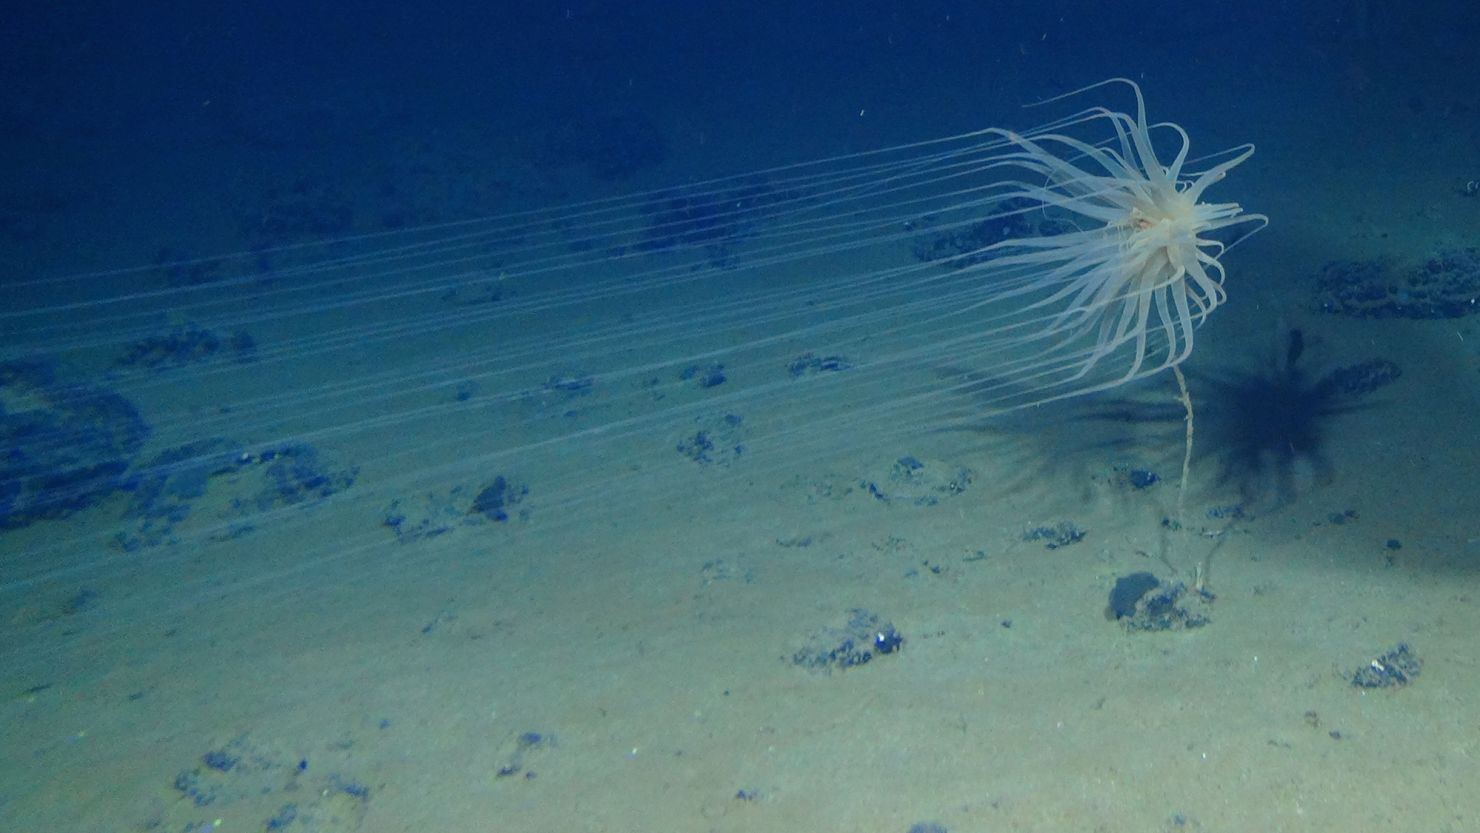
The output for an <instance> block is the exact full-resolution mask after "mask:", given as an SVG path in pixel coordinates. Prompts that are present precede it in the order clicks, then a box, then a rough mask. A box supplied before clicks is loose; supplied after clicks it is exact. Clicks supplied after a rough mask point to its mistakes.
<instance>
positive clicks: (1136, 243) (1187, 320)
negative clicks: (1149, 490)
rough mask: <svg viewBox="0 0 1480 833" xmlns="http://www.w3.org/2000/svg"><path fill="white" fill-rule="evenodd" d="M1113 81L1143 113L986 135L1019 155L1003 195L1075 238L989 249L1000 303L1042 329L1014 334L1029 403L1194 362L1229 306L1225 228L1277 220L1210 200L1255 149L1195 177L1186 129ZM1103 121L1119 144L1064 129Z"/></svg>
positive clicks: (1005, 161) (996, 165) (1007, 160)
mask: <svg viewBox="0 0 1480 833" xmlns="http://www.w3.org/2000/svg"><path fill="white" fill-rule="evenodd" d="M1117 82H1118V83H1124V84H1125V85H1127V86H1129V87H1130V88H1131V90H1132V91H1134V93H1135V98H1136V108H1135V113H1134V114H1128V113H1122V112H1115V111H1112V110H1108V109H1105V108H1102V107H1097V108H1092V109H1090V110H1086V111H1084V112H1082V113H1080V114H1079V115H1077V116H1075V117H1072V118H1070V119H1065V120H1063V121H1061V122H1058V123H1055V124H1050V125H1048V126H1045V127H1043V128H1039V129H1037V130H1033V131H1027V132H1024V133H1017V132H1013V131H1007V130H995V129H994V130H992V131H989V132H990V133H994V134H996V135H998V136H1000V137H1001V138H1002V139H1003V140H1004V141H1005V142H1006V143H1007V145H1008V146H1009V147H1010V149H1009V150H1007V151H1005V152H1004V153H1003V154H1002V155H1001V156H1000V157H998V158H996V159H994V160H992V161H991V162H990V163H988V166H987V167H990V168H993V169H999V170H1001V169H1006V170H1010V171H1012V173H1011V174H1007V175H1006V178H1005V180H1004V181H1005V182H1006V184H1007V187H1008V190H1007V191H1006V192H1005V198H1006V199H1011V200H1018V201H1023V200H1026V201H1028V202H1029V203H1031V204H1033V205H1036V206H1039V207H1041V209H1042V210H1043V211H1044V212H1045V213H1048V214H1051V215H1053V216H1056V217H1058V218H1060V219H1061V220H1066V221H1067V222H1066V223H1065V222H1061V223H1060V225H1061V226H1062V225H1067V227H1070V228H1072V229H1074V230H1072V231H1066V232H1063V233H1057V234H1052V235H1048V236H1037V237H1024V238H1015V239H1010V240H1004V241H1001V242H999V243H996V244H993V245H992V246H990V247H988V248H987V250H985V251H984V254H985V255H986V257H984V258H983V263H982V271H983V272H984V273H985V274H984V276H983V277H984V278H985V279H987V280H989V281H996V282H998V284H999V285H1000V286H1001V288H1002V290H1003V291H1002V292H999V293H995V294H994V295H993V296H992V297H991V299H990V303H992V304H998V303H999V302H1001V301H1004V300H1008V299H1011V300H1013V301H1016V302H1018V303H1019V304H1020V306H1019V307H1018V313H1020V314H1024V321H1025V322H1032V323H1031V324H1029V323H1024V324H1023V325H1021V326H1017V327H1014V328H1013V330H1014V336H1013V338H1014V339H1015V340H1017V341H1018V342H1019V344H1020V345H1022V346H1023V347H1025V348H1027V349H1028V350H1029V352H1031V353H1032V354H1033V357H1034V358H1033V360H1032V361H1031V363H1030V364H1031V370H1029V371H1027V372H1026V373H1025V374H1024V379H1025V380H1026V381H1027V382H1028V383H1029V384H1030V385H1032V386H1033V388H1034V391H1035V395H1034V396H1033V397H1030V398H1028V399H1027V400H1025V401H1026V403H1027V404H1036V403H1037V402H1041V401H1047V400H1050V399H1056V398H1062V397H1064V396H1071V395H1076V394H1080V393H1086V392H1090V391H1093V390H1100V389H1104V388H1108V387H1113V386H1115V385H1118V384H1122V383H1124V382H1128V381H1130V380H1132V379H1136V378H1139V377H1142V376H1146V375H1150V374H1153V373H1156V372H1158V371H1161V370H1164V369H1166V368H1169V367H1171V366H1173V365H1176V364H1179V363H1180V362H1182V361H1184V360H1185V359H1186V358H1187V357H1188V356H1189V355H1191V353H1192V346H1193V332H1194V330H1195V329H1196V328H1197V326H1198V325H1199V324H1201V323H1202V322H1203V321H1204V320H1205V319H1206V318H1207V317H1208V315H1210V314H1211V313H1212V312H1213V310H1215V309H1216V308H1217V307H1218V306H1219V305H1221V304H1222V303H1223V302H1224V301H1225V300H1226V298H1227V294H1226V292H1225V290H1224V288H1223V282H1224V269H1223V265H1222V263H1221V262H1220V258H1221V257H1222V256H1223V254H1224V252H1225V251H1226V249H1227V246H1228V245H1229V244H1227V243H1225V242H1224V241H1223V240H1222V239H1220V237H1219V236H1218V234H1219V232H1222V231H1223V230H1225V229H1229V228H1232V227H1235V226H1250V227H1251V228H1258V227H1262V226H1263V225H1264V224H1265V223H1266V222H1267V219H1266V218H1265V217H1264V216H1263V215H1258V214H1247V213H1245V212H1244V211H1243V210H1242V208H1241V207H1240V206H1239V205H1238V204H1237V203H1231V202H1229V203H1216V202H1208V201H1205V200H1204V199H1203V197H1204V194H1205V192H1206V191H1207V190H1208V188H1209V187H1210V186H1212V185H1213V184H1214V183H1217V182H1218V181H1220V180H1222V179H1223V178H1224V177H1225V176H1227V174H1228V172H1229V171H1230V170H1231V169H1233V168H1234V167H1236V166H1237V165H1239V164H1240V163H1242V162H1243V161H1244V160H1246V159H1248V158H1249V156H1250V155H1251V154H1252V153H1253V147H1252V146H1250V145H1245V146H1241V147H1238V148H1235V149H1233V150H1232V151H1229V152H1227V153H1226V154H1223V157H1224V158H1223V159H1222V160H1221V161H1219V162H1217V163H1216V164H1213V165H1211V166H1209V167H1206V168H1203V169H1200V170H1196V171H1191V170H1189V169H1188V153H1189V149H1190V143H1189V140H1188V137H1187V133H1186V132H1185V131H1184V130H1183V129H1182V128H1181V127H1179V126H1177V125H1175V124H1171V123H1155V124H1153V123H1148V122H1147V120H1146V109H1145V103H1144V99H1143V98H1142V96H1141V91H1140V89H1139V87H1137V86H1136V85H1135V83H1134V82H1131V81H1129V80H1125V79H1115V80H1114V81H1112V82H1104V83H1107V84H1108V83H1117ZM1096 86H1100V85H1096ZM1087 89H1088V88H1087ZM1076 92H1079V91H1076ZM1074 94H1076V93H1070V94H1069V95H1074ZM1060 98H1062V96H1061V97H1060ZM1093 123H1102V124H1108V125H1109V126H1110V128H1111V130H1112V131H1113V138H1111V139H1110V140H1109V141H1101V142H1098V143H1091V142H1090V141H1086V140H1085V139H1083V138H1078V137H1076V136H1074V135H1071V134H1070V133H1068V132H1064V131H1062V130H1061V129H1060V128H1061V127H1062V126H1065V125H1068V126H1078V125H1085V124H1093ZM1158 132H1161V133H1166V134H1169V135H1171V136H1172V137H1174V138H1175V139H1176V147H1175V150H1174V152H1173V155H1172V158H1171V161H1170V162H1166V163H1163V162H1162V161H1161V159H1160V158H1159V157H1158V155H1157V151H1156V148H1155V145H1154V143H1153V134H1156V133H1158ZM1027 366H1028V364H1025V365H1024V367H1027ZM1040 393H1041V394H1042V395H1041V396H1038V395H1037V394H1040Z"/></svg>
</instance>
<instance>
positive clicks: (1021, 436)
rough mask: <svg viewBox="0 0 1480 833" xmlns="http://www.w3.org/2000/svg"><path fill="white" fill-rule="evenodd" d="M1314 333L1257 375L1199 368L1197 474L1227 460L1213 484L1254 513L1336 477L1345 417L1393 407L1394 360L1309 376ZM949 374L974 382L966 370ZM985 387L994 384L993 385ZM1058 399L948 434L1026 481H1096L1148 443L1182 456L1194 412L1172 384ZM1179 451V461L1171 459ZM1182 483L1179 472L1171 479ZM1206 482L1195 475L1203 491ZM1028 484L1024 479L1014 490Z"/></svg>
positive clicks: (1195, 381)
mask: <svg viewBox="0 0 1480 833" xmlns="http://www.w3.org/2000/svg"><path fill="white" fill-rule="evenodd" d="M1305 352H1306V344H1305V337H1304V334H1303V333H1302V332H1301V331H1300V330H1298V329H1292V330H1290V331H1289V332H1288V333H1287V335H1286V336H1285V344H1284V346H1283V350H1282V351H1279V352H1278V354H1276V355H1274V356H1271V357H1270V358H1267V359H1265V360H1264V361H1262V362H1260V363H1259V364H1258V366H1257V367H1253V368H1222V369H1212V370H1194V369H1190V368H1189V369H1188V370H1187V377H1188V384H1189V388H1190V390H1191V395H1192V402H1193V407H1194V409H1195V423H1194V424H1195V428H1196V433H1195V440H1196V441H1195V443H1194V446H1193V463H1192V465H1193V471H1194V473H1195V472H1196V471H1197V470H1198V466H1199V462H1200V461H1204V460H1208V459H1212V460H1213V461H1214V462H1215V464H1216V469H1215V471H1216V474H1215V475H1214V476H1213V480H1212V483H1211V485H1212V487H1214V488H1216V489H1218V490H1225V489H1227V490H1234V491H1236V492H1237V494H1238V496H1239V499H1240V501H1241V504H1242V505H1243V506H1245V507H1247V508H1249V509H1254V508H1258V509H1260V510H1272V509H1278V508H1280V507H1283V506H1286V505H1289V504H1290V503H1292V502H1293V501H1294V500H1295V499H1297V498H1298V497H1299V496H1300V495H1301V494H1303V493H1305V492H1308V491H1309V490H1311V489H1312V488H1315V487H1318V486H1320V485H1323V484H1326V483H1329V482H1330V481H1331V480H1332V479H1334V477H1335V476H1336V471H1335V467H1334V465H1333V464H1332V462H1331V455H1330V453H1329V445H1330V443H1331V441H1332V437H1333V432H1332V430H1331V429H1332V427H1333V424H1334V423H1335V421H1336V420H1337V419H1338V418H1339V417H1341V416H1343V415H1346V414H1350V413H1353V412H1356V411H1359V410H1365V409H1368V408H1371V407H1374V406H1376V405H1380V404H1382V403H1381V402H1380V401H1374V400H1371V399H1369V397H1370V395H1371V394H1372V393H1373V392H1375V391H1376V390H1378V389H1379V388H1382V387H1384V386H1386V385H1387V384H1389V383H1391V382H1392V381H1394V380H1396V379H1397V378H1398V377H1399V376H1400V375H1401V373H1402V371H1401V370H1400V369H1399V368H1398V366H1397V365H1395V364H1394V363H1392V362H1390V361H1387V360H1385V359H1369V360H1366V361H1362V362H1358V363H1356V364H1350V365H1342V366H1340V367H1336V368H1334V369H1332V370H1329V371H1327V372H1325V373H1324V374H1321V375H1319V376H1316V375H1315V374H1313V373H1309V372H1307V370H1306V368H1305V365H1303V364H1302V362H1301V359H1302V358H1303V357H1304V356H1305ZM943 373H944V375H946V376H948V377H952V378H955V379H956V380H957V381H958V383H964V384H963V389H964V390H965V391H966V392H967V394H968V395H969V393H970V390H971V387H972V385H971V382H972V377H971V376H970V374H968V373H966V372H963V371H958V370H945V371H943ZM983 384H984V385H988V384H990V383H989V381H988V380H986V379H983ZM1115 394H1116V395H1113V396H1106V395H1104V394H1100V395H1091V396H1087V397H1082V398H1077V399H1072V400H1068V401H1064V402H1058V403H1052V404H1050V405H1048V406H1044V407H1041V408H1035V409H1030V410H1027V411H1023V412H1019V413H1017V414H1010V415H1008V416H1007V417H1005V418H1004V417H995V418H992V419H985V420H977V421H975V422H973V421H971V420H969V419H968V420H966V421H964V422H961V423H958V424H956V425H953V426H951V427H949V428H946V429H943V430H948V431H951V430H962V431H970V432H975V433H977V434H979V435H980V436H981V437H982V438H983V441H984V445H985V448H984V449H983V450H985V451H986V452H987V453H990V454H992V455H993V456H994V457H996V458H998V459H1005V460H1006V461H1007V462H1008V463H1009V465H1010V468H1011V470H1013V471H1016V472H1020V473H1021V476H1020V477H1019V478H1014V481H1017V480H1019V479H1033V480H1041V479H1046V480H1048V482H1053V483H1064V482H1070V481H1077V482H1081V483H1083V482H1087V480H1088V478H1089V476H1090V475H1091V474H1092V473H1093V472H1094V471H1103V469H1104V467H1105V465H1106V464H1116V463H1125V462H1135V461H1136V460H1137V455H1138V454H1144V451H1142V449H1145V448H1147V447H1164V448H1166V449H1168V450H1169V452H1170V451H1172V450H1175V451H1177V452H1178V454H1177V455H1176V456H1177V457H1178V458H1179V459H1180V450H1181V448H1182V444H1183V426H1184V422H1183V421H1184V419H1185V416H1186V414H1185V411H1184V410H1183V407H1182V405H1181V403H1180V402H1179V401H1177V399H1176V397H1175V389H1174V388H1172V387H1169V386H1168V385H1167V383H1166V382H1165V381H1164V380H1156V381H1153V382H1150V383H1140V384H1137V385H1134V386H1131V387H1126V388H1123V389H1118V390H1117V391H1116V392H1115ZM1171 456H1172V455H1171V454H1170V453H1169V454H1168V455H1167V459H1170V457H1171ZM1162 474H1163V475H1164V478H1165V479H1166V480H1167V481H1169V482H1175V480H1176V477H1177V472H1174V471H1171V470H1167V471H1163V472H1162ZM1195 482H1196V474H1194V483H1195ZM1006 485H1007V486H1008V487H1009V488H1013V489H1016V488H1020V487H1021V486H1022V485H1023V484H1022V483H1019V482H1014V483H1009V484H1006Z"/></svg>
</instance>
